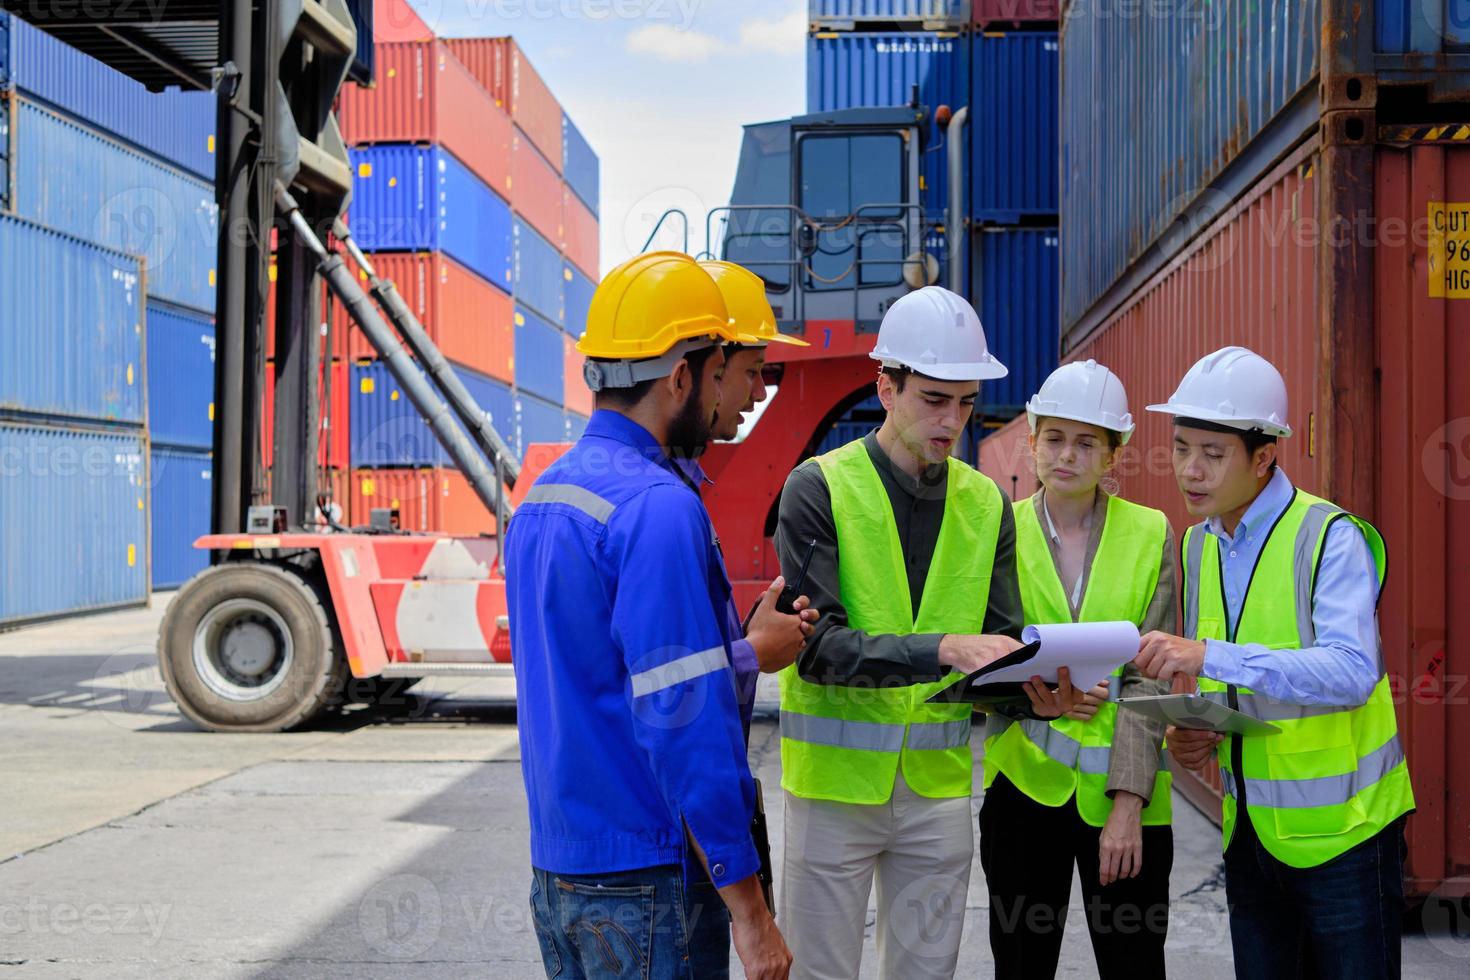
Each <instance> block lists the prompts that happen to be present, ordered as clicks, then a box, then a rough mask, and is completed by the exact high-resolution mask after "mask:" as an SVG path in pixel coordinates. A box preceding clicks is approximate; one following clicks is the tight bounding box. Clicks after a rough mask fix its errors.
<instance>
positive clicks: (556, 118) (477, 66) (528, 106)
mask: <svg viewBox="0 0 1470 980" xmlns="http://www.w3.org/2000/svg"><path fill="white" fill-rule="evenodd" d="M444 43H445V44H448V45H449V47H450V50H452V51H453V52H454V54H455V56H456V57H457V58H459V60H460V61H462V62H463V63H464V66H465V67H466V68H468V69H469V70H470V73H471V74H472V75H474V76H475V78H476V79H478V80H479V82H480V84H481V85H483V86H484V87H485V88H486V89H488V90H489V92H490V94H491V96H493V97H494V98H495V100H496V101H497V102H499V103H500V104H501V105H502V106H503V107H504V108H505V109H506V111H507V112H509V113H510V117H511V119H512V120H513V121H514V122H515V124H516V125H517V126H519V127H520V128H521V129H522V130H524V131H525V133H526V135H528V136H530V137H531V142H533V143H535V144H536V148H537V149H539V150H540V151H541V152H542V154H543V155H545V157H546V159H547V160H549V161H551V165H552V167H554V168H555V169H556V171H557V173H561V167H562V145H561V120H562V110H561V105H560V104H559V103H558V102H557V101H556V96H554V95H552V94H551V89H549V88H547V87H546V83H545V82H543V81H542V80H541V76H540V75H538V74H537V73H536V69H535V68H532V67H531V62H530V61H529V60H527V58H526V55H525V52H523V51H521V49H520V46H519V45H517V44H516V42H515V39H514V38H509V37H474V38H468V37H467V38H445V39H444Z"/></svg>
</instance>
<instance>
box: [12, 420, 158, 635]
mask: <svg viewBox="0 0 1470 980" xmlns="http://www.w3.org/2000/svg"><path fill="white" fill-rule="evenodd" d="M0 465H4V467H5V468H4V470H3V471H0V528H4V530H5V533H4V534H0V568H4V569H5V570H6V573H5V577H4V579H3V580H0V625H3V626H11V625H15V624H16V623H18V622H23V621H25V620H30V619H41V618H46V617H51V616H59V615H63V614H67V613H75V612H82V611H84V610H92V609H105V608H108V607H113V606H124V605H140V604H142V603H144V602H146V601H147V600H148V567H147V566H148V512H147V509H146V508H147V494H148V487H147V482H146V474H145V470H146V465H147V450H146V448H145V445H144V441H143V436H142V435H141V434H135V433H125V432H104V431H98V430H83V429H64V428H49V427H43V426H39V425H27V424H21V423H17V422H0Z"/></svg>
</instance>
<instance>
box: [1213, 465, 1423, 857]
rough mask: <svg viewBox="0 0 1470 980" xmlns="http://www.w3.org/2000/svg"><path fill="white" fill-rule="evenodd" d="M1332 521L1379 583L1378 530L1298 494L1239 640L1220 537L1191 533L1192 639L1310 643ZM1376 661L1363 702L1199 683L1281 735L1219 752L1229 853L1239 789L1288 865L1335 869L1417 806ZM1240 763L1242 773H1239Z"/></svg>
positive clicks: (1259, 829) (1241, 622) (1245, 609)
mask: <svg viewBox="0 0 1470 980" xmlns="http://www.w3.org/2000/svg"><path fill="white" fill-rule="evenodd" d="M1337 520H1350V521H1352V522H1353V523H1354V524H1356V525H1357V526H1358V527H1359V528H1360V529H1361V530H1362V532H1363V535H1364V537H1365V539H1366V540H1367V542H1368V545H1369V550H1370V551H1371V552H1372V553H1373V559H1374V563H1375V564H1376V566H1377V569H1378V577H1379V583H1380V586H1381V584H1382V580H1383V575H1384V571H1385V568H1386V556H1385V553H1384V547H1383V539H1382V538H1381V537H1380V536H1379V534H1378V532H1377V531H1376V530H1375V529H1374V528H1373V527H1372V525H1370V524H1368V523H1367V522H1366V521H1363V520H1361V519H1359V518H1357V517H1354V516H1353V515H1351V514H1348V513H1346V512H1344V511H1343V510H1341V509H1340V508H1338V507H1336V506H1335V505H1333V504H1331V503H1329V502H1327V501H1325V500H1321V499H1320V498H1317V497H1314V496H1312V495H1310V494H1307V493H1303V492H1301V491H1297V492H1296V493H1295V495H1294V496H1293V498H1292V501H1291V503H1290V504H1289V505H1288V506H1287V508H1286V510H1285V512H1284V513H1283V514H1282V516H1281V518H1280V519H1279V520H1278V521H1277V523H1276V525H1275V526H1274V527H1273V528H1272V529H1271V532H1270V534H1269V535H1268V536H1267V539H1266V541H1265V543H1264V544H1263V545H1262V548H1261V554H1260V557H1259V559H1258V561H1257V567H1256V568H1255V569H1254V571H1253V575H1252V578H1251V585H1250V587H1249V589H1248V591H1247V594H1246V596H1245V599H1244V602H1243V603H1242V606H1241V609H1240V613H1239V616H1238V617H1237V619H1236V626H1235V629H1234V630H1233V631H1232V630H1231V628H1230V625H1229V613H1228V610H1227V609H1226V605H1225V599H1224V581H1223V572H1222V569H1221V565H1220V550H1219V544H1218V542H1217V539H1215V537H1214V536H1213V535H1211V534H1209V532H1208V531H1207V530H1206V528H1205V526H1204V525H1197V526H1195V527H1193V528H1190V530H1189V532H1188V533H1187V534H1186V536H1185V546H1184V617H1185V628H1186V630H1187V631H1188V632H1187V634H1186V635H1188V636H1190V637H1191V638H1193V639H1203V640H1211V639H1213V640H1225V639H1231V640H1233V641H1234V642H1236V643H1255V644H1260V645H1262V646H1265V647H1267V648H1268V649H1285V648H1301V647H1306V646H1311V645H1313V644H1315V642H1316V630H1315V627H1314V625H1313V623H1312V599H1313V593H1314V590H1315V587H1316V573H1317V567H1318V564H1319V562H1320V561H1321V555H1322V549H1323V545H1324V542H1325V541H1326V539H1327V532H1328V530H1329V528H1330V527H1331V526H1332V524H1333V522H1334V521H1337ZM1288 586H1289V587H1288ZM1232 633H1233V635H1232ZM1376 653H1377V656H1378V673H1379V678H1378V683H1377V685H1376V686H1375V687H1374V689H1373V692H1372V694H1371V695H1370V696H1369V698H1368V700H1367V702H1366V703H1364V704H1361V705H1348V706H1337V705H1298V704H1287V703H1285V702H1281V701H1277V700H1274V699H1272V698H1269V697H1267V696H1265V695H1264V694H1260V693H1258V692H1255V691H1251V690H1248V689H1246V688H1241V687H1235V686H1232V685H1226V684H1223V683H1220V682H1219V681H1215V680H1212V679H1210V678H1208V677H1201V678H1200V692H1201V694H1203V695H1204V696H1205V697H1206V698H1209V699H1210V700H1212V701H1218V702H1223V703H1225V704H1228V705H1231V706H1233V707H1236V708H1238V709H1239V710H1241V711H1244V712H1246V713H1247V714H1250V715H1252V716H1253V717H1256V718H1260V719H1262V720H1263V721H1269V722H1271V723H1272V724H1275V725H1277V726H1278V727H1280V729H1281V731H1280V733H1279V734H1275V735H1264V736H1252V737H1239V736H1230V737H1228V738H1226V739H1225V741H1223V742H1222V743H1221V745H1220V750H1219V752H1218V758H1219V761H1220V767H1221V777H1222V781H1223V783H1224V786H1225V791H1226V794H1225V799H1224V808H1223V811H1224V821H1223V831H1224V842H1225V845H1226V846H1229V843H1230V839H1231V837H1232V835H1233V833H1234V830H1235V821H1236V818H1237V816H1238V813H1237V810H1238V805H1237V800H1238V799H1239V797H1240V789H1241V788H1242V784H1243V788H1244V791H1245V792H1244V798H1245V803H1246V807H1247V811H1248V813H1249V816H1250V820H1251V823H1252V825H1253V827H1254V829H1255V831H1256V834H1257V836H1258V837H1259V838H1260V840H1261V843H1262V844H1263V846H1265V848H1266V849H1267V851H1269V852H1270V853H1271V854H1272V855H1273V856H1274V857H1276V858H1277V859H1278V860H1280V861H1282V862H1283V863H1285V864H1287V865H1290V866H1293V867H1302V868H1305V867H1315V866H1317V865H1320V864H1322V863H1324V862H1326V861H1329V860H1331V859H1332V858H1334V857H1337V856H1338V855H1339V854H1342V853H1343V852H1345V851H1347V850H1348V849H1350V848H1352V847H1354V846H1356V845H1357V844H1360V843H1362V842H1363V841H1366V840H1368V839H1369V838H1371V837H1373V836H1374V835H1375V834H1377V833H1378V832H1380V831H1381V830H1382V829H1383V828H1384V827H1386V826H1388V824H1389V823H1390V822H1392V821H1393V820H1395V819H1396V818H1398V817H1399V816H1400V815H1401V814H1403V813H1405V812H1407V811H1408V810H1410V809H1412V808H1413V805H1414V803H1413V791H1412V789H1411V787H1410V785H1409V777H1408V768H1407V765H1406V764H1405V762H1404V755H1403V746H1402V743H1401V742H1400V740H1399V735H1398V722H1397V719H1396V717H1395V714H1394V707H1393V699H1392V695H1391V692H1390V691H1389V686H1388V679H1387V677H1386V676H1385V674H1384V672H1383V652H1382V650H1381V649H1380V650H1378V651H1376ZM1237 742H1238V745H1237ZM1236 756H1238V757H1239V759H1240V766H1241V769H1242V772H1240V773H1236V772H1234V771H1232V769H1233V766H1234V761H1233V760H1234V759H1235V758H1236Z"/></svg>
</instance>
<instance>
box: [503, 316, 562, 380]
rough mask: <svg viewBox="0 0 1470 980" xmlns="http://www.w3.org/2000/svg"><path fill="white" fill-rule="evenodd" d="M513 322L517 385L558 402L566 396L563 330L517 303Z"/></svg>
mask: <svg viewBox="0 0 1470 980" xmlns="http://www.w3.org/2000/svg"><path fill="white" fill-rule="evenodd" d="M515 321H516V355H515V362H516V374H515V378H516V388H518V389H520V390H522V391H528V392H530V393H531V394H533V395H538V396H540V397H541V398H545V399H546V400H548V401H553V402H556V403H557V404H558V405H560V404H561V403H562V400H563V399H564V397H565V389H564V388H563V385H564V384H565V379H564V378H563V367H564V359H565V354H566V352H565V351H564V350H563V349H562V332H561V331H560V330H558V329H557V328H556V326H555V325H554V324H551V323H548V322H547V321H545V320H543V319H542V318H541V317H539V316H537V315H536V314H535V313H532V312H531V311H530V310H528V309H526V308H525V307H524V306H521V305H520V304H519V303H517V304H516V312H515Z"/></svg>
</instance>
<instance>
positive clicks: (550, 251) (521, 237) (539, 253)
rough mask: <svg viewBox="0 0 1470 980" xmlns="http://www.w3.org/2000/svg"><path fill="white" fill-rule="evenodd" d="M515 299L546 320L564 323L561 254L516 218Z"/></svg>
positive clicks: (514, 231)
mask: <svg viewBox="0 0 1470 980" xmlns="http://www.w3.org/2000/svg"><path fill="white" fill-rule="evenodd" d="M511 240H512V241H513V242H514V248H515V258H514V262H515V298H516V302H517V303H520V304H523V305H525V306H529V307H530V308H531V309H533V310H535V311H536V312H537V313H540V314H541V315H542V316H544V317H545V318H546V319H548V320H551V321H553V322H555V323H558V324H559V323H561V322H562V320H563V317H564V315H565V314H564V309H565V299H564V296H563V288H564V285H565V280H564V278H563V275H562V261H561V255H560V254H558V252H557V250H556V248H555V247H554V246H553V245H551V244H550V243H548V242H547V241H546V240H545V239H543V238H542V237H541V236H540V235H538V234H536V232H534V231H533V230H531V227H530V226H529V225H527V224H526V223H525V222H524V221H522V220H521V219H520V218H516V219H515V227H514V230H513V232H512V239H511Z"/></svg>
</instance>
